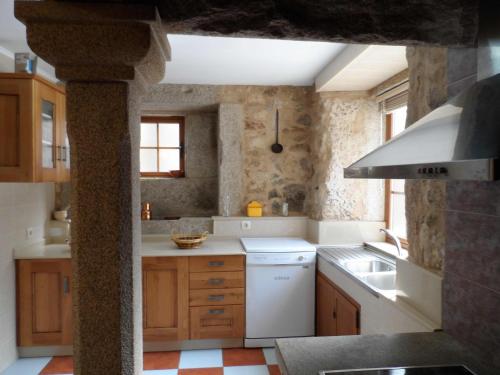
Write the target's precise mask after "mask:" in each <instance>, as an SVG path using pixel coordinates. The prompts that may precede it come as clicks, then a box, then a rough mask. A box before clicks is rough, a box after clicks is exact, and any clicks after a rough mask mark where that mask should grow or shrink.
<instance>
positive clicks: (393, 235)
mask: <svg viewBox="0 0 500 375" xmlns="http://www.w3.org/2000/svg"><path fill="white" fill-rule="evenodd" d="M380 231H381V232H384V233H385V234H386V235H387V237H389V238H390V239H391V240H393V241H394V243H395V244H396V248H397V249H398V255H399V256H402V252H401V242H399V238H398V236H396V235H395V234H394V232H392V231H391V230H389V229H384V228H380Z"/></svg>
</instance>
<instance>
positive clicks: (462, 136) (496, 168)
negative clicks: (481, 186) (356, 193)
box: [344, 1, 500, 181]
mask: <svg viewBox="0 0 500 375" xmlns="http://www.w3.org/2000/svg"><path fill="white" fill-rule="evenodd" d="M493 3H495V4H493ZM479 5H480V6H479V32H478V48H477V57H478V59H477V67H478V71H477V77H478V79H482V78H484V79H482V80H480V81H478V82H477V83H476V84H475V85H473V86H472V87H470V88H468V89H467V90H465V91H463V92H462V93H460V94H459V95H458V96H456V97H455V98H453V99H451V100H449V101H448V102H447V103H446V104H444V105H443V106H441V107H439V108H437V109H436V110H434V111H432V112H431V113H429V114H428V115H427V116H425V117H423V118H421V119H420V120H419V121H417V122H416V123H414V124H413V125H411V126H410V127H408V128H407V129H406V130H405V131H404V132H402V133H400V134H399V135H398V136H397V137H395V138H393V139H391V140H390V141H389V142H387V143H385V144H384V145H382V146H381V147H379V148H377V149H376V150H375V151H373V152H371V153H369V154H368V155H366V156H365V157H363V158H362V159H360V160H358V161H357V162H355V163H354V164H352V165H350V166H349V167H348V168H345V169H344V177H346V178H401V179H417V178H418V179H445V180H486V181H487V180H498V179H500V74H498V73H500V27H499V26H498V11H497V10H496V2H488V1H481V2H480V4H479ZM495 74H496V75H495ZM487 77H488V78H487Z"/></svg>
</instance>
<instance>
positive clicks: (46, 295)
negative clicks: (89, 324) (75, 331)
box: [17, 259, 72, 346]
mask: <svg viewBox="0 0 500 375" xmlns="http://www.w3.org/2000/svg"><path fill="white" fill-rule="evenodd" d="M70 288H71V261H70V260H66V259H64V260H59V259H50V260H46V259H44V260H19V261H17V314H18V344H19V346H35V345H71V344H72V302H71V290H70Z"/></svg>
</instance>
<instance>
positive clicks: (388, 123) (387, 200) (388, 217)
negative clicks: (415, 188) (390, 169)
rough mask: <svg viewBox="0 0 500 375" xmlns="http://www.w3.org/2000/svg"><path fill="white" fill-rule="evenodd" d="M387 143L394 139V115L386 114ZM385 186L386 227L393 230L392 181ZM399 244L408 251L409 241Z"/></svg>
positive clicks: (404, 240) (403, 239)
mask: <svg viewBox="0 0 500 375" xmlns="http://www.w3.org/2000/svg"><path fill="white" fill-rule="evenodd" d="M384 116H385V141H386V142H387V141H389V140H390V139H391V138H392V127H393V122H392V113H385V114H384ZM384 185H385V193H384V195H385V202H384V217H385V226H386V228H387V229H389V228H391V224H392V222H391V208H392V207H391V180H390V179H386V180H385V182H384ZM398 239H399V242H401V246H402V247H403V248H404V249H408V246H409V245H408V239H406V238H402V237H399V236H398ZM385 242H388V243H392V242H393V241H392V239H391V238H390V237H389V236H387V235H386V236H385Z"/></svg>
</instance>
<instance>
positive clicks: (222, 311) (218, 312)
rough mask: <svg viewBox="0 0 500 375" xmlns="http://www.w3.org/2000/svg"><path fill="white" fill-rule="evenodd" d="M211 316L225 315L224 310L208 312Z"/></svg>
mask: <svg viewBox="0 0 500 375" xmlns="http://www.w3.org/2000/svg"><path fill="white" fill-rule="evenodd" d="M208 314H209V315H222V314H224V309H218V310H215V309H213V310H208Z"/></svg>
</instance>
